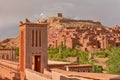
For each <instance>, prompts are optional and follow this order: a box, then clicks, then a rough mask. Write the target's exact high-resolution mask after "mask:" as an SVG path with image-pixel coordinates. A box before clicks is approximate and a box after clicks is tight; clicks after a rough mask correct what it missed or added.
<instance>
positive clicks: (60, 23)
mask: <svg viewBox="0 0 120 80" xmlns="http://www.w3.org/2000/svg"><path fill="white" fill-rule="evenodd" d="M37 23H48V35H49V34H51V33H53V32H55V31H56V30H57V31H60V30H61V29H62V28H65V27H105V26H103V25H102V24H101V23H100V22H99V21H92V20H74V19H70V18H64V17H62V14H61V13H58V15H57V16H56V17H50V18H47V19H42V20H38V21H37ZM0 45H1V46H0V47H1V48H15V47H18V46H19V36H17V37H16V38H7V39H4V40H2V41H1V42H0Z"/></svg>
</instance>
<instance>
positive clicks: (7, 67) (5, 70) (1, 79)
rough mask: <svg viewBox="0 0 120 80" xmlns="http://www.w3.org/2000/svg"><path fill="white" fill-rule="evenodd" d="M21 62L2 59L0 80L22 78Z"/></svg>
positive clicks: (0, 61)
mask: <svg viewBox="0 0 120 80" xmlns="http://www.w3.org/2000/svg"><path fill="white" fill-rule="evenodd" d="M19 75H20V74H19V63H17V62H13V61H8V60H2V59H0V80H20V76H19Z"/></svg>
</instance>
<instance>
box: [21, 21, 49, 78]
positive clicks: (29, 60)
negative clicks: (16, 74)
mask: <svg viewBox="0 0 120 80" xmlns="http://www.w3.org/2000/svg"><path fill="white" fill-rule="evenodd" d="M19 58H20V71H21V76H22V77H25V74H24V73H25V71H24V70H25V68H28V69H32V70H35V71H38V72H41V73H43V72H44V69H46V68H47V60H48V59H47V24H45V23H44V24H38V23H31V22H30V21H29V20H28V19H26V21H25V23H22V22H21V23H20V57H19Z"/></svg>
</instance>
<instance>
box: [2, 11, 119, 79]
mask: <svg viewBox="0 0 120 80" xmlns="http://www.w3.org/2000/svg"><path fill="white" fill-rule="evenodd" d="M57 17H60V18H62V14H61V13H59V14H58V16H57ZM59 21H61V20H59ZM59 21H58V22H59ZM83 22H85V21H84V20H83ZM89 22H91V21H89ZM92 23H95V24H99V22H92ZM47 27H48V23H47V22H46V21H45V22H44V21H38V22H37V23H32V22H30V21H29V20H28V19H26V20H25V22H22V21H20V25H19V28H20V33H19V34H20V52H19V53H20V56H19V62H15V50H14V49H0V58H1V59H0V80H120V76H119V75H112V74H102V73H92V70H91V69H92V66H91V65H87V64H86V65H83V64H80V65H77V64H70V63H59V64H55V62H53V64H49V63H48V56H47V48H48V47H54V48H55V47H57V46H59V45H61V44H64V45H65V46H68V47H70V48H73V47H75V44H79V45H81V46H82V47H81V49H82V50H88V51H90V52H93V51H94V50H100V49H102V48H103V49H104V48H106V47H107V44H109V43H110V44H112V45H115V46H119V45H120V39H119V38H120V35H119V33H120V27H118V26H116V27H113V28H112V29H109V28H103V27H99V28H91V27H85V28H84V27H76V28H73V27H66V28H62V29H61V30H60V31H59V33H51V34H49V35H48V36H47V34H48V32H47ZM84 30H87V31H86V32H84ZM52 34H53V35H52ZM58 34H59V35H58ZM77 34H79V35H77ZM61 36H62V37H61ZM49 37H50V38H51V40H50V38H49ZM59 37H61V39H59ZM76 38H77V39H76Z"/></svg>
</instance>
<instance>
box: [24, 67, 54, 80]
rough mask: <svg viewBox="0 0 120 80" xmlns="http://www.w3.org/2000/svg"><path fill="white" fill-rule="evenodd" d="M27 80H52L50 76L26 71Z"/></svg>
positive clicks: (29, 70)
mask: <svg viewBox="0 0 120 80" xmlns="http://www.w3.org/2000/svg"><path fill="white" fill-rule="evenodd" d="M25 72H26V73H25V74H26V75H25V76H26V80H52V79H51V77H50V76H48V75H45V74H42V73H39V72H36V71H33V70H31V69H26V70H25Z"/></svg>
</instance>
